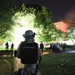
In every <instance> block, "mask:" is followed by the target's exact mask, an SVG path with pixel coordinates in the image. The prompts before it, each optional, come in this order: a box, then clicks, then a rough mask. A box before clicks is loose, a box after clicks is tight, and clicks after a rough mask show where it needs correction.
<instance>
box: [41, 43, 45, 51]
mask: <svg viewBox="0 0 75 75" xmlns="http://www.w3.org/2000/svg"><path fill="white" fill-rule="evenodd" d="M40 49H41V51H42V52H43V49H44V44H43V42H41V43H40Z"/></svg>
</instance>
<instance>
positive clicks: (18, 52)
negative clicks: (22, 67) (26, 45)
mask: <svg viewBox="0 0 75 75" xmlns="http://www.w3.org/2000/svg"><path fill="white" fill-rule="evenodd" d="M20 52H21V44H20V45H19V46H18V48H17V55H16V56H17V57H18V58H20V56H21V54H20Z"/></svg>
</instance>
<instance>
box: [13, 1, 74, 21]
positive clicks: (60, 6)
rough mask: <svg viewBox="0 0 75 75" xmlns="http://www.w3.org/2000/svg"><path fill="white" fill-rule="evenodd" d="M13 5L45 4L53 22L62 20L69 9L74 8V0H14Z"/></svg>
mask: <svg viewBox="0 0 75 75" xmlns="http://www.w3.org/2000/svg"><path fill="white" fill-rule="evenodd" d="M14 3H15V5H20V4H26V5H40V6H42V5H46V6H48V7H49V9H50V10H51V12H52V14H53V19H52V21H53V22H57V21H59V20H61V19H62V20H64V19H65V16H66V15H67V14H68V12H70V11H71V9H75V0H14Z"/></svg>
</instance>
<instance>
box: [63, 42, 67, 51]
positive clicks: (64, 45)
mask: <svg viewBox="0 0 75 75" xmlns="http://www.w3.org/2000/svg"><path fill="white" fill-rule="evenodd" d="M62 49H63V51H65V49H66V43H63V45H62Z"/></svg>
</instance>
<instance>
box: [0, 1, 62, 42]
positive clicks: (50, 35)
mask: <svg viewBox="0 0 75 75" xmlns="http://www.w3.org/2000/svg"><path fill="white" fill-rule="evenodd" d="M1 1H2V0H1ZM6 2H7V3H6ZM5 3H6V4H5V6H4V7H3V8H0V9H2V11H1V13H0V17H1V18H0V21H1V22H0V36H3V37H6V36H8V35H9V34H10V33H9V30H10V29H12V26H13V25H15V22H16V21H17V19H18V17H19V16H21V17H23V16H26V15H27V14H33V15H34V16H35V17H33V19H34V27H35V28H38V29H39V31H38V33H39V34H38V35H39V39H40V40H41V41H48V42H49V41H52V40H56V38H58V37H60V36H61V31H58V30H57V29H56V28H55V25H54V24H53V22H52V13H51V11H50V10H49V9H48V7H46V6H42V7H41V8H40V9H38V7H37V6H35V7H36V8H35V7H34V6H33V7H26V6H25V5H24V4H23V5H21V6H18V7H13V6H12V5H11V1H10V0H6V1H5ZM2 5H3V1H2V4H1V6H2ZM9 7H10V8H9ZM15 13H17V15H15ZM14 15H15V17H13V16H14ZM30 16H31V15H30ZM21 17H20V18H21ZM16 23H17V24H18V25H19V26H21V23H19V22H16ZM30 23H31V22H30ZM3 34H4V35H3ZM10 36H11V35H10Z"/></svg>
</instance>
